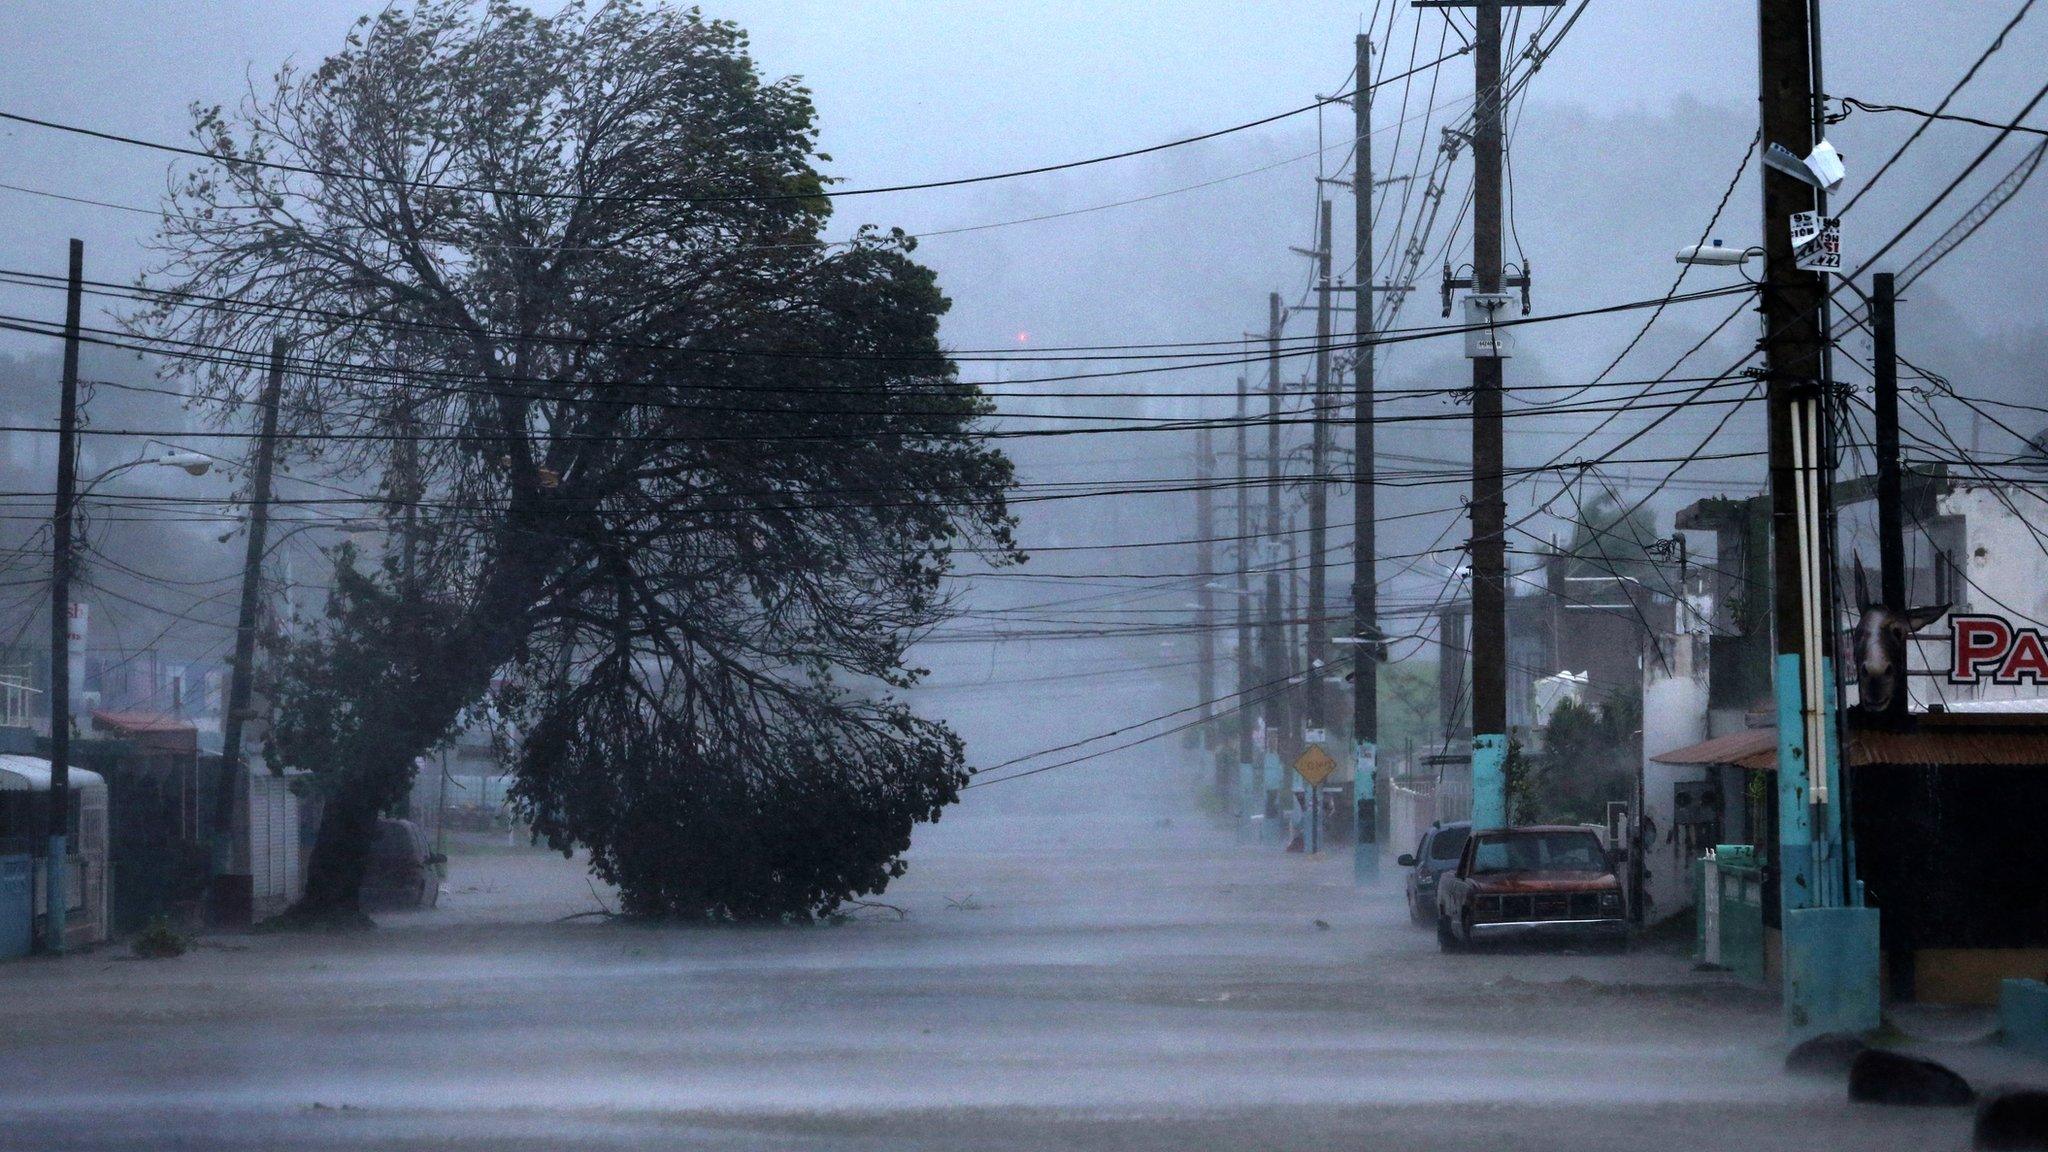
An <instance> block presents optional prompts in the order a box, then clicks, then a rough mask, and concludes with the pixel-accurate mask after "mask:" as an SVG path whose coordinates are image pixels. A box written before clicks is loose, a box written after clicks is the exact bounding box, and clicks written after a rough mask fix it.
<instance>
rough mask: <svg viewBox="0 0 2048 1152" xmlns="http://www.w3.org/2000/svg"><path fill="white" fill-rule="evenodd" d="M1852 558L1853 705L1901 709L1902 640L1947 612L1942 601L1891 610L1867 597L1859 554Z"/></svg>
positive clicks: (1903, 677)
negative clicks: (1853, 620)
mask: <svg viewBox="0 0 2048 1152" xmlns="http://www.w3.org/2000/svg"><path fill="white" fill-rule="evenodd" d="M1855 561H1856V607H1857V615H1856V630H1855V631H1854V632H1853V633H1852V634H1851V637H1850V655H1851V658H1852V659H1853V660H1854V661H1855V664H1856V708H1857V710H1858V711H1860V712H1893V711H1904V710H1905V702H1906V641H1907V639H1909V638H1910V637H1911V636H1912V635H1913V633H1915V632H1918V631H1919V630H1920V629H1922V628H1925V627H1927V626H1928V625H1929V624H1932V623H1934V622H1935V621H1936V620H1939V619H1941V618H1942V617H1943V616H1945V615H1947V614H1948V608H1949V606H1948V605H1946V604H1930V605H1926V606H1924V607H1920V608H1901V609H1894V608H1890V607H1887V606H1885V605H1884V604H1881V603H1878V602H1877V601H1876V600H1873V599H1872V598H1871V596H1870V578H1869V577H1868V576H1865V575H1864V574H1863V557H1861V556H1858V557H1856V558H1855Z"/></svg>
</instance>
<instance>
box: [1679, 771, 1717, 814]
mask: <svg viewBox="0 0 2048 1152" xmlns="http://www.w3.org/2000/svg"><path fill="white" fill-rule="evenodd" d="M1671 822H1672V823H1673V824H1719V823H1720V822H1721V789H1720V788H1719V787H1718V786H1716V785H1715V783H1714V782H1713V781H1712V780H1680V781H1678V782H1677V783H1675V784H1673V785H1672V786H1671Z"/></svg>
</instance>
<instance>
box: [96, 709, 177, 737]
mask: <svg viewBox="0 0 2048 1152" xmlns="http://www.w3.org/2000/svg"><path fill="white" fill-rule="evenodd" d="M92 722H93V726H94V727H104V728H113V729H119V730H121V731H124V732H196V731H198V726H197V725H195V724H193V723H192V722H191V721H190V720H180V719H178V718H176V717H174V716H159V715H156V714H154V713H150V712H114V711H108V710H106V709H102V708H95V709H93V713H92Z"/></svg>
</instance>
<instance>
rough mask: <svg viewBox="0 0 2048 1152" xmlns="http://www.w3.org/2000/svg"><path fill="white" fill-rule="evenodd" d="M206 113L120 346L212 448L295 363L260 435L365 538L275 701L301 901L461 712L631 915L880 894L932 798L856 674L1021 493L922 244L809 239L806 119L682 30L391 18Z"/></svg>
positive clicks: (774, 88) (498, 12)
mask: <svg viewBox="0 0 2048 1152" xmlns="http://www.w3.org/2000/svg"><path fill="white" fill-rule="evenodd" d="M196 114H197V128H196V132H197V135H198V137H199V139H200V140H201V141H202V142H203V144H204V145H205V147H206V148H207V150H208V151H209V152H211V153H212V154H214V155H215V156H217V157H218V158H219V159H218V160H217V161H215V162H212V163H208V164H205V165H202V166H200V167H197V168H196V169H194V170H191V171H189V172H188V173H186V174H185V176H184V177H183V178H182V180H181V181H180V182H179V183H177V184H176V185H175V186H174V188H173V190H172V193H171V194H170V196H169V198H168V200H167V203H166V207H165V219H164V224H163V227H162V230H161V233H160V236H159V241H158V242H159V245H160V250H161V255H162V260H161V262H160V265H159V267H158V268H157V269H156V271H155V273H154V274H153V277H152V280H153V281H154V282H155V283H156V284H157V285H158V286H159V287H162V288H166V289H169V290H171V292H172V294H171V295H167V296H165V297H163V298H162V299H163V303H162V305H161V306H159V307H157V308H155V309H154V310H152V311H151V312H149V313H148V314H146V315H143V316H140V317H137V318H136V320H135V323H136V325H137V327H138V328H139V329H141V330H142V331H144V332H146V333H147V334H148V335H150V336H151V337H152V338H154V339H155V340H157V341H158V342H159V346H161V347H164V348H167V349H171V350H174V351H176V352H179V353H181V354H180V355H179V356H178V358H177V359H176V361H175V362H176V363H177V365H178V368H179V370H180V371H181V372H183V373H184V374H186V375H187V376H188V377H190V378H191V380H192V381H193V384H194V386H195V388H196V390H197V393H198V395H199V396H200V397H201V398H202V399H203V400H204V401H207V402H210V403H211V404H213V405H214V411H215V412H217V413H218V414H220V416H221V418H222V419H223V420H229V421H232V420H235V419H237V418H238V416H239V417H241V418H246V415H245V414H244V413H242V412H241V409H242V407H243V406H245V405H247V404H249V403H250V401H251V397H252V394H253V391H254V386H253V385H254V381H253V379H252V373H251V371H250V368H251V365H252V361H253V359H254V357H253V356H252V355H251V352H250V351H244V350H253V349H256V348H259V347H262V346H263V345H264V344H265V343H267V341H268V340H269V338H270V336H271V335H272V334H273V333H277V332H283V333H285V334H286V335H288V336H289V338H290V340H291V359H290V373H289V377H288V381H287V386H286V389H285V392H284V400H283V403H282V405H281V411H280V420H279V424H280V428H281V429H282V430H283V434H284V435H285V436H286V437H287V438H288V443H289V444H290V446H291V447H292V449H293V450H294V451H295V453H296V455H297V458H298V460H299V461H300V462H302V463H305V464H315V463H316V464H317V465H318V466H320V467H323V468H324V469H325V470H326V475H327V476H328V478H329V479H331V480H333V481H335V482H337V483H343V484H345V483H346V482H348V481H350V480H357V481H360V482H362V483H374V484H375V485H376V486H377V488H376V491H374V492H364V493H363V495H364V496H366V497H374V499H373V500H365V501H363V502H362V503H360V504H354V503H353V502H351V501H343V503H344V504H345V505H352V506H354V507H355V508H357V509H358V510H359V511H360V512H361V513H362V514H376V515H381V516H383V517H385V518H386V519H387V520H388V521H389V522H390V523H391V526H392V531H391V537H390V538H391V540H392V544H391V546H390V547H389V548H388V549H387V556H386V560H385V562H384V563H382V564H381V565H373V566H366V567H363V568H362V569H361V570H358V567H357V566H356V565H355V564H354V562H353V561H352V560H351V561H350V562H349V563H348V564H347V565H345V567H346V568H347V571H346V572H344V573H343V574H342V575H341V577H339V578H338V579H337V582H336V590H335V592H334V594H333V596H332V598H331V601H330V604H329V614H328V618H327V621H326V623H325V626H324V627H323V628H322V629H320V630H319V631H318V632H317V634H316V635H315V636H314V637H313V638H312V639H310V640H308V641H306V642H305V643H306V648H305V649H304V651H303V652H302V653H300V655H299V657H298V658H295V659H293V660H291V661H289V662H288V664H289V667H291V668H292V669H294V670H295V671H296V672H297V673H298V675H297V676H296V677H294V678H293V679H292V683H288V684H287V685H285V686H284V687H283V688H282V689H281V692H282V707H283V713H284V714H283V715H281V716H280V718H279V724H278V740H279V745H280V750H281V752H282V753H283V754H284V755H286V756H287V757H288V758H290V759H291V760H293V761H294V762H296V763H300V764H303V765H304V766H306V767H308V768H312V769H314V770H315V771H316V773H318V774H319V775H320V776H321V778H322V779H323V781H325V787H326V788H327V790H328V792H329V802H328V807H327V815H326V817H325V818H324V820H323V826H322V829H321V837H320V847H319V848H318V849H316V854H315V857H314V860H313V874H312V876H311V877H310V878H309V890H308V896H307V902H308V905H309V907H312V908H315V909H321V908H327V907H342V908H347V907H352V906H353V903H354V894H355V887H356V885H357V883H358V882H359V879H360V868H361V865H360V860H359V859H356V858H354V857H352V856H350V855H349V851H350V850H349V848H348V845H350V844H360V843H361V842H363V841H364V840H366V838H367V835H368V832H367V829H368V827H370V826H373V825H374V820H375V817H376V814H377V812H378V811H379V810H381V809H382V808H385V807H388V806H389V805H390V804H391V803H392V802H393V798H394V797H395V796H396V795H398V794H401V793H402V791H403V782H404V781H406V780H409V779H410V774H411V771H412V768H411V765H412V758H413V757H414V756H415V755H417V754H418V753H420V752H423V751H425V750H427V749H428V748H430V747H432V746H433V745H434V744H435V743H436V742H438V741H440V740H441V739H443V738H444V737H445V735H446V734H447V733H448V731H449V730H450V728H451V726H452V725H453V724H454V723H455V722H456V720H457V718H458V717H459V716H460V715H462V714H463V713H464V711H465V710H466V709H476V708H488V710H489V711H490V713H491V714H492V715H493V716H495V717H497V718H499V719H500V720H502V721H503V722H504V723H506V724H507V726H508V727H509V730H510V731H511V733H512V747H513V750H514V752H515V757H516V764H517V772H518V776H519V781H518V784H517V787H516V790H515V796H516V799H517V802H518V804H519V805H520V806H521V807H522V808H523V809H524V810H525V812H526V814H527V815H528V817H529V818H530V819H531V821H532V823H533V826H534V828H535V829H536V830H537V832H538V833H539V834H541V835H543V836H545V837H546V838H547V839H548V841H549V842H550V843H552V844H554V845H555V846H557V847H560V848H563V849H564V850H567V849H569V848H570V847H572V846H575V845H583V846H586V847H588V849H589V850H590V852H591V859H592V862H593V866H594V867H595V868H596V870H597V871H598V872H599V873H600V874H602V875H603V876H604V877H605V878H607V879H609V880H612V881H614V882H616V883H618V884H619V885H620V886H621V888H622V890H623V892H624V898H625V902H626V906H627V908H628V909H630V910H633V911H636V912H643V913H678V914H689V915H708V916H721V917H722V916H731V917H775V916H782V917H790V916H794V917H806V916H811V915H815V914H818V913H820V912H823V911H826V910H829V909H830V908H831V907H832V906H833V905H834V904H835V903H836V902H837V901H839V900H840V899H843V898H845V897H847V896H849V895H853V894H857V893H861V892H867V891H873V890H876V889H878V888H880V887H881V886H882V884H884V883H886V882H887V879H888V878H889V877H890V876H892V875H894V874H896V873H897V872H899V871H900V869H901V864H900V861H899V860H897V856H898V854H899V853H900V852H901V851H902V850H903V848H904V847H906V846H907V844H908V837H909V830H910V827H911V825H912V823H913V822H914V821H916V820H920V819H932V818H935V817H936V815H937V813H938V811H939V810H940V808H941V807H943V806H944V805H945V804H946V803H949V802H950V801H951V800H952V799H953V798H954V797H955V795H956V793H957V789H958V787H959V786H960V784H961V783H962V782H963V781H964V779H965V769H964V766H963V750H962V747H961V745H960V742H959V740H958V739H957V738H956V737H954V736H953V734H952V733H951V732H950V731H948V730H946V729H945V728H944V727H943V726H942V725H938V724H934V723H931V722H927V721H924V720H920V719H917V718H915V717H913V716H912V715H910V713H909V712H908V711H907V710H906V709H905V708H904V707H903V706H902V705H901V704H900V703H899V702H897V701H895V700H894V699H892V698H891V695H890V689H891V688H892V687H894V686H902V685H906V684H908V683H910V682H911V681H913V680H914V679H915V677H916V675H917V672H916V670H915V669H913V668H911V667H909V666H908V665H907V662H906V658H905V652H906V649H907V647H908V645H909V644H910V643H911V642H912V641H913V640H914V639H915V638H916V637H917V636H918V635H919V634H920V633H921V632H922V631H923V630H925V629H928V628H929V627H931V626H932V625H933V624H935V623H936V622H938V621H939V620H941V619H943V618H944V616H945V614H946V610H947V603H946V598H945V596H944V595H943V592H942V588H941V580H942V577H943V575H944V574H945V572H946V571H947V570H948V568H949V565H950V563H951V559H952V557H953V555H954V553H955V551H956V550H957V549H960V548H967V549H972V550H975V551H978V552H980V553H981V554H983V555H984V556H985V557H987V558H989V559H991V560H994V561H996V562H1004V561H1007V560H1013V559H1016V558H1017V557H1016V555H1015V551H1014V546H1013V544H1012V541H1011V537H1010V527H1011V520H1010V517H1009V514H1008V512H1007V509H1006V507H1005V503H1004V492H1005V490H1006V489H1007V487H1008V485H1009V483H1010V481H1011V468H1010V464H1009V462H1008V461H1007V459H1005V458H1004V457H1003V456H1002V455H1001V454H1000V453H999V452H997V451H996V450H994V449H993V448H991V447H989V446H988V445H987V444H986V443H985V442H984V441H982V440H980V439H978V438H977V437H976V435H975V431H976V423H977V420H978V418H979V417H981V416H982V415H984V414H985V413H986V412H987V410H988V407H987V401H986V399H985V398H984V397H982V396H981V395H980V393H979V392H978V391H977V390H976V389H975V388H974V387H972V386H970V385H966V384H963V383H961V382H960V381H959V380H958V379H957V376H956V373H955V370H954V366H953V365H952V363H951V362H950V361H949V360H948V359H947V357H946V356H945V354H944V351H943V349H942V348H941V346H940V343H939V339H938V323H939V318H940V316H941V315H942V314H943V313H944V312H945V311H946V309H947V307H948V301H947V300H946V298H945V296H944V295H943V294H942V293H941V292H940V290H939V288H938V285H937V282H936V280H935V277H934V276H933V274H932V273H931V272H930V271H929V270H928V269H926V268H924V267H922V266H920V265H919V264H917V263H916V262H915V261H913V260H912V259H911V256H910V253H911V250H912V248H913V243H912V241H911V240H910V239H908V238H907V237H905V236H904V235H902V234H901V233H900V232H887V233H883V232H878V231H876V230H873V229H868V228H863V229H861V230H860V231H858V232H857V233H855V234H853V235H852V236H851V237H850V238H849V239H846V240H843V241H839V242H836V243H835V242H827V241H826V239H825V238H824V236H823V229H824V226H825V224H826V222H827V221H828V219H829V217H830V214H831V208H832V205H831V201H830V200H829V198H828V197H826V196H824V195H821V193H823V192H824V191H825V189H826V188H827V186H828V181H827V179H826V178H825V177H824V176H823V175H822V174H821V173H820V172H819V171H818V169H817V168H816V167H815V164H816V163H817V162H820V161H823V160H825V159H827V158H826V157H823V156H821V155H820V154H818V152H817V149H816V116H815V111H814V109H813V107H812V105H811V102H810V97H809V94H808V92H806V91H805V89H804V88H803V87H802V86H801V85H800V84H799V83H797V82H796V81H794V80H789V79H784V80H776V81H769V80H766V79H764V78H763V77H762V76H761V75H760V72H759V70H758V68H757V66H756V65H755V63H754V62H753V60H752V59H751V58H750V56H749V54H748V46H747V41H746V37H745V35H744V34H743V33H742V32H741V31H740V29H738V28H737V27H736V26H734V25H732V24H730V23H726V22H722V21H716V20H709V19H706V18H704V17H703V16H701V15H700V14H699V13H697V12H696V11H694V10H690V11H677V10H671V9H664V8H655V7H649V6H646V5H642V4H638V3H630V2H621V3H609V4H604V5H602V6H597V7H591V6H586V5H583V4H571V5H569V6H567V7H566V8H564V9H563V10H562V11H561V12H560V13H559V14H557V15H555V16H552V17H543V16H538V15H535V14H533V13H531V12H529V11H527V10H525V9H523V8H520V7H517V6H515V5H512V4H508V3H503V2H492V3H488V4H483V5H476V4H471V3H465V2H461V0H421V2H419V3H417V4H415V5H414V6H412V7H410V8H398V7H393V8H388V9H386V10H384V11H383V12H381V13H379V14H378V15H376V16H374V17H367V18H365V19H364V20H363V21H362V22H360V23H359V24H358V25H357V27H356V28H355V30H354V31H353V33H352V34H351V35H350V36H349V38H348V41H347V44H346V46H345V47H344V49H343V50H342V51H341V52H338V53H337V54H335V55H334V56H332V57H330V58H328V59H327V60H325V61H324V62H322V63H321V64H320V65H319V66H318V67H316V68H313V69H311V70H304V71H302V70H299V69H297V68H294V67H291V66H287V67H285V68H283V69H281V70H280V71H279V72H278V73H277V74H276V76H275V77H274V79H273V82H272V84H271V86H270V87H269V88H268V89H267V90H265V91H264V92H263V93H261V94H259V95H255V96H252V97H251V98H250V99H248V100H247V101H245V102H244V103H243V104H242V105H241V106H240V107H238V108H235V109H233V110H232V111H227V110H223V109H221V108H205V109H197V110H196ZM358 491H360V490H359V489H358ZM279 512H280V518H286V516H287V514H289V513H290V512H291V510H290V509H289V508H286V507H280V509H279Z"/></svg>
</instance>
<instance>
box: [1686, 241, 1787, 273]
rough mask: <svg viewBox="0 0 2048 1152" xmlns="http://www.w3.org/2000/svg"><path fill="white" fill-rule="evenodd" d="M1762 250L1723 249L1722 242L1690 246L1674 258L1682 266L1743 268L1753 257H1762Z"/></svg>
mask: <svg viewBox="0 0 2048 1152" xmlns="http://www.w3.org/2000/svg"><path fill="white" fill-rule="evenodd" d="M1763 254H1764V250H1763V249H1762V248H1723V247H1722V246H1721V241H1719V240H1718V239H1717V240H1715V241H1714V242H1713V243H1712V244H1690V245H1687V246H1686V247H1684V248H1680V249H1679V250H1678V252H1677V253H1676V254H1675V255H1674V256H1673V257H1672V259H1674V260H1677V261H1678V262H1679V263H1680V264H1707V265H1713V266H1717V267H1741V266H1742V265H1744V264H1746V263H1748V262H1749V258H1750V257H1752V256H1762V255H1763Z"/></svg>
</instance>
